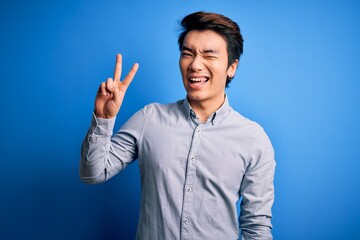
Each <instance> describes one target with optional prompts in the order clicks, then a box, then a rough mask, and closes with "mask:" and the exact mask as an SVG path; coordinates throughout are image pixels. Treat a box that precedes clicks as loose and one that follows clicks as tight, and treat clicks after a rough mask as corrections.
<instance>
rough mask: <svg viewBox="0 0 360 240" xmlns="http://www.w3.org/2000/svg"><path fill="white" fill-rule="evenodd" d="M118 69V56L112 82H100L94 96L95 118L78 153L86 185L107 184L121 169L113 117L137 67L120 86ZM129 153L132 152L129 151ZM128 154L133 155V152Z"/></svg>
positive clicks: (110, 79)
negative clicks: (112, 137)
mask: <svg viewBox="0 0 360 240" xmlns="http://www.w3.org/2000/svg"><path fill="white" fill-rule="evenodd" d="M121 65H122V56H121V55H120V54H117V55H116V64H115V70H114V78H113V79H112V78H108V79H107V81H106V82H102V83H101V84H100V87H99V90H98V92H97V95H96V99H95V110H94V116H93V119H92V121H91V126H90V129H89V131H88V133H87V135H86V137H85V139H84V141H83V144H82V149H81V160H80V178H81V180H82V181H84V182H86V183H99V182H103V181H106V180H107V179H109V178H110V177H112V176H113V175H115V174H116V173H117V172H118V171H120V170H121V169H123V168H124V161H123V160H120V156H119V154H120V155H121V153H117V151H116V150H115V148H116V146H117V145H121V143H115V142H112V141H111V136H112V132H113V127H114V123H115V116H116V115H117V113H118V112H119V110H120V107H121V105H122V102H123V99H124V96H125V92H126V90H127V88H128V86H129V85H130V83H131V81H132V79H133V78H134V76H135V74H136V72H137V69H138V64H134V66H133V67H132V69H131V70H130V72H129V73H128V75H127V76H126V77H125V78H124V80H123V81H122V82H121V81H120V75H121V67H122V66H121ZM129 141H130V140H129ZM133 145H134V144H132V146H133ZM129 149H131V148H130V147H129ZM120 151H121V148H120ZM124 151H125V150H124ZM129 151H130V152H133V150H129ZM125 152H126V151H125ZM125 155H126V156H127V155H129V154H125ZM135 155H136V154H133V156H131V157H130V156H128V157H127V158H126V159H125V162H127V161H132V159H133V158H134V157H136V156H135Z"/></svg>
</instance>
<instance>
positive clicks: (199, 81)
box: [189, 77, 209, 86]
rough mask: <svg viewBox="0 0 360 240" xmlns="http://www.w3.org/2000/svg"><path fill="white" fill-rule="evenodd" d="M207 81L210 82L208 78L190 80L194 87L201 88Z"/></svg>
mask: <svg viewBox="0 0 360 240" xmlns="http://www.w3.org/2000/svg"><path fill="white" fill-rule="evenodd" d="M207 81H209V78H208V77H194V78H189V82H190V84H191V85H193V86H201V85H203V84H205V83H206V82H207Z"/></svg>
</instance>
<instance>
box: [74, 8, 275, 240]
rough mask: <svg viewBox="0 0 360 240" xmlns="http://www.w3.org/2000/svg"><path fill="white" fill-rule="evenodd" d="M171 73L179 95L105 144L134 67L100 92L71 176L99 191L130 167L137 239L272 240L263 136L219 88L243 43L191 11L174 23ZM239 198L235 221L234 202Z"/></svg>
mask: <svg viewBox="0 0 360 240" xmlns="http://www.w3.org/2000/svg"><path fill="white" fill-rule="evenodd" d="M181 24H182V27H183V32H182V34H181V35H180V37H179V47H180V52H181V55H180V60H179V65H180V70H181V75H182V80H183V84H184V87H185V89H186V92H187V96H186V98H185V99H183V100H180V101H177V102H175V103H172V104H166V105H162V104H150V105H147V106H145V107H144V108H143V109H142V110H140V111H139V112H137V113H136V114H134V115H133V116H132V117H131V118H130V119H129V120H128V121H127V122H126V123H125V124H124V126H122V128H121V129H120V130H119V131H118V132H117V133H116V134H114V135H113V133H112V130H113V127H114V122H115V116H116V115H117V113H118V111H119V109H120V107H121V104H122V102H123V98H124V95H125V92H126V89H127V87H128V86H129V84H130V83H131V81H132V79H133V78H134V76H135V74H136V71H137V69H138V64H134V66H133V67H132V69H131V70H130V72H129V74H128V75H127V76H126V77H125V78H124V80H123V81H120V75H121V63H122V57H121V55H117V58H116V66H115V73H114V78H113V79H111V78H109V79H107V81H106V82H103V83H101V85H100V87H99V91H98V93H97V96H96V100H95V111H94V116H93V119H92V123H91V127H90V129H89V131H88V133H87V136H86V138H85V140H84V142H83V146H82V157H81V161H80V176H81V179H82V180H83V181H84V182H87V183H101V182H104V181H106V180H108V179H110V178H111V177H113V176H114V175H116V174H117V173H119V172H120V171H121V170H123V169H124V168H125V167H126V166H127V165H128V164H130V163H131V162H133V161H134V160H136V159H138V161H139V170H140V177H141V185H142V188H141V209H140V217H139V223H138V230H137V237H136V238H137V239H166V240H167V239H206V240H209V239H216V240H219V239H221V240H222V239H224V240H225V239H226V240H227V239H238V238H239V229H240V230H241V236H242V239H272V234H271V227H272V225H271V207H272V204H273V200H274V186H273V178H274V168H275V161H274V152H273V148H272V146H271V143H270V141H269V139H268V137H267V135H266V134H265V132H264V131H263V129H262V128H261V127H260V126H259V125H258V124H257V123H255V122H252V121H250V120H248V119H246V118H244V117H243V116H242V115H240V114H239V113H237V112H236V111H234V110H233V109H232V108H231V107H230V106H229V102H228V98H227V96H226V94H225V88H226V86H227V85H228V84H229V82H230V81H231V79H232V78H233V77H234V75H235V73H236V70H237V66H238V63H239V57H240V55H241V53H242V51H243V47H242V46H243V39H242V36H241V34H240V29H239V27H238V25H237V24H236V23H235V22H233V21H232V20H230V19H228V18H227V17H225V16H222V15H219V14H214V13H205V12H196V13H193V14H190V15H188V16H186V17H185V18H184V19H183V20H182V22H181ZM241 197H242V201H241V213H240V217H239V220H238V216H237V209H236V203H237V201H239V199H240V198H241Z"/></svg>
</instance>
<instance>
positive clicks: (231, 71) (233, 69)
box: [226, 59, 239, 77]
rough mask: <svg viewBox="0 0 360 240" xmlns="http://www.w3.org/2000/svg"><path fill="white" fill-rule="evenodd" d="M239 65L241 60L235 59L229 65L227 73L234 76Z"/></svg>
mask: <svg viewBox="0 0 360 240" xmlns="http://www.w3.org/2000/svg"><path fill="white" fill-rule="evenodd" d="M238 65H239V60H238V59H235V61H234V62H233V63H232V64H231V65H230V66H229V68H228V70H227V71H226V74H227V75H228V76H230V77H234V75H235V73H236V69H237V67H238Z"/></svg>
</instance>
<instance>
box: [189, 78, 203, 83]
mask: <svg viewBox="0 0 360 240" xmlns="http://www.w3.org/2000/svg"><path fill="white" fill-rule="evenodd" d="M190 80H191V81H193V82H201V81H206V78H190Z"/></svg>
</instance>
